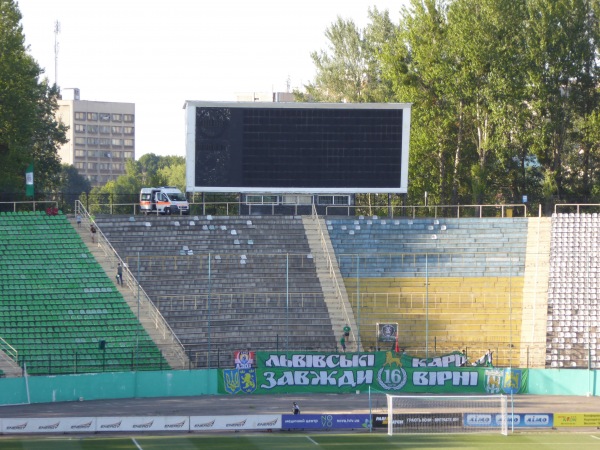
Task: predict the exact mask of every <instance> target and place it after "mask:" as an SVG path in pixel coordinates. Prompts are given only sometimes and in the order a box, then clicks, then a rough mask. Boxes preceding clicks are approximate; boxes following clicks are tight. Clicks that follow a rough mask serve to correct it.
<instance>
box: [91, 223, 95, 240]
mask: <svg viewBox="0 0 600 450" xmlns="http://www.w3.org/2000/svg"><path fill="white" fill-rule="evenodd" d="M90 234H91V235H92V242H96V226H95V225H94V224H93V223H92V224H90Z"/></svg>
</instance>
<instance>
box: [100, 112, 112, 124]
mask: <svg viewBox="0 0 600 450" xmlns="http://www.w3.org/2000/svg"><path fill="white" fill-rule="evenodd" d="M98 117H100V121H101V122H110V114H109V113H100V114H98Z"/></svg>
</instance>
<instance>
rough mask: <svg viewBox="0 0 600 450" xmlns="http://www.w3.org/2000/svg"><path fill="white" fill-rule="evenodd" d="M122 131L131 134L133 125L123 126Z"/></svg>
mask: <svg viewBox="0 0 600 450" xmlns="http://www.w3.org/2000/svg"><path fill="white" fill-rule="evenodd" d="M123 133H125V134H133V127H123Z"/></svg>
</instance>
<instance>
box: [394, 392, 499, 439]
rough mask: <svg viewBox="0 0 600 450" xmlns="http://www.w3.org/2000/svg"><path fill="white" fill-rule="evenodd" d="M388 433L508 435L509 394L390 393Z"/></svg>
mask: <svg viewBox="0 0 600 450" xmlns="http://www.w3.org/2000/svg"><path fill="white" fill-rule="evenodd" d="M387 406H388V423H387V425H388V434H389V435H393V434H395V433H481V432H488V433H498V432H499V433H502V434H503V435H505V436H506V435H507V434H508V411H507V398H506V395H453V396H450V395H390V394H387Z"/></svg>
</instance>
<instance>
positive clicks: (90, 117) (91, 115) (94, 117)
mask: <svg viewBox="0 0 600 450" xmlns="http://www.w3.org/2000/svg"><path fill="white" fill-rule="evenodd" d="M87 120H98V113H87Z"/></svg>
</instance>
